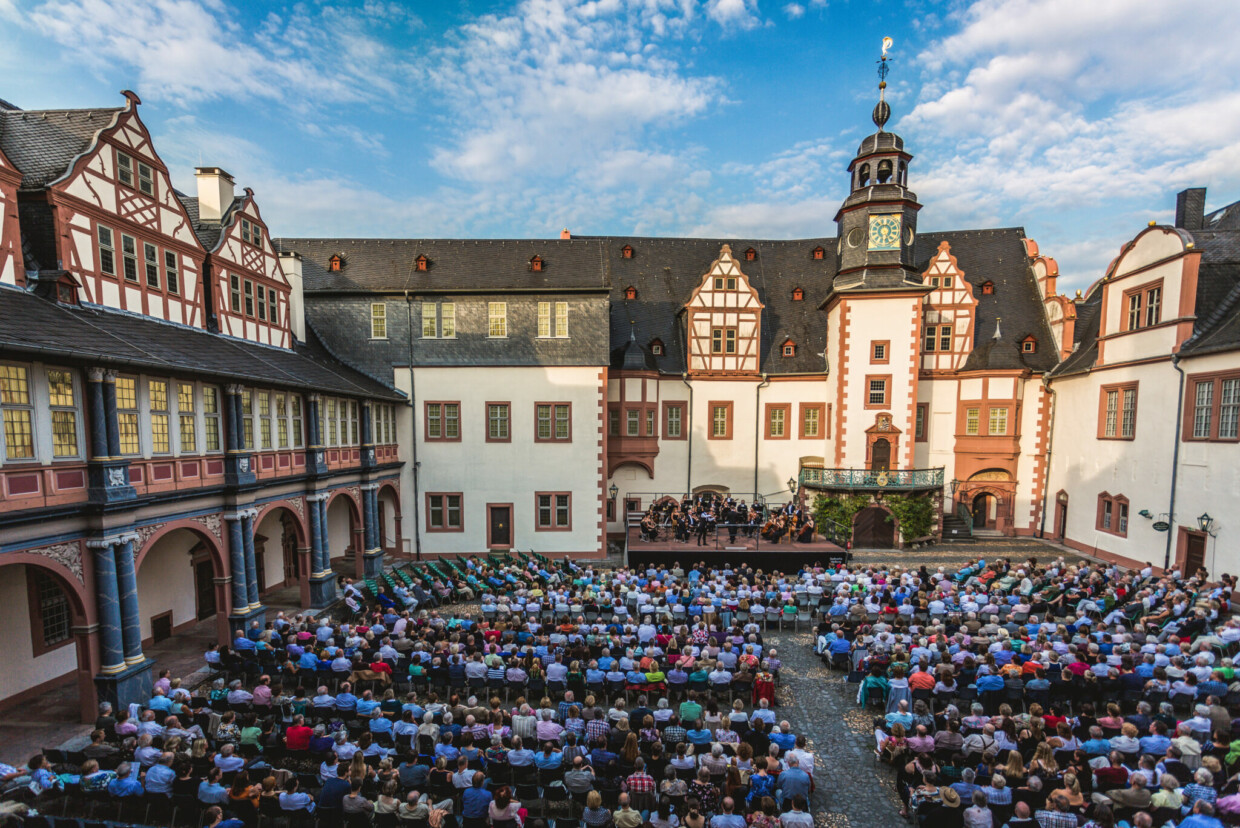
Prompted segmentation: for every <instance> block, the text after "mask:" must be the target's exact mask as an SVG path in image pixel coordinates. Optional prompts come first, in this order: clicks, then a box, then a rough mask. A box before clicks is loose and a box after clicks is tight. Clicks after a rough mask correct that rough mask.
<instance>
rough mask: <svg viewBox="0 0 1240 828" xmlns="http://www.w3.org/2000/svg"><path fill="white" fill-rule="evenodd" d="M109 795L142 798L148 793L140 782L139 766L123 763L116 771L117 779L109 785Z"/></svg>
mask: <svg viewBox="0 0 1240 828" xmlns="http://www.w3.org/2000/svg"><path fill="white" fill-rule="evenodd" d="M108 793H110V794H112V796H113V797H116V798H120V797H124V796H142V795H143V794H145V793H146V791H145V790H144V789H143V788H142V783H141V782H140V781H138V764H137V763H136V762H135V763H133V764H132V765H131V764H130V763H128V762H121V764H120V766H119V767H118V768H117V769H116V778H115V779H113V780H112V782H111V784H109V785H108Z"/></svg>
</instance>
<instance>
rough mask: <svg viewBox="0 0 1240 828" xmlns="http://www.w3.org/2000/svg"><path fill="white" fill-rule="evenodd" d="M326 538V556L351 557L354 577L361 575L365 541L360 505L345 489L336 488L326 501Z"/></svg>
mask: <svg viewBox="0 0 1240 828" xmlns="http://www.w3.org/2000/svg"><path fill="white" fill-rule="evenodd" d="M324 537H325V538H326V539H327V551H328V557H329V560H331V561H339V559H340V558H345V557H350V556H351V557H352V558H353V561H354V568H353V571H354V573H355V577H358V578H360V577H362V566H363V559H362V551H363V548H364V546H365V541H364V539H363V538H362V513H361V507H360V506H359V505H358V503H357V501H356V500H355V499H354V498H353V496H352V494H351V493H350V492H349V491H348V490H346V489H337V490H336V491H335V492H333V493H332V495H331V498H330V499H329V500H328V501H327V528H326V531H325V533H324Z"/></svg>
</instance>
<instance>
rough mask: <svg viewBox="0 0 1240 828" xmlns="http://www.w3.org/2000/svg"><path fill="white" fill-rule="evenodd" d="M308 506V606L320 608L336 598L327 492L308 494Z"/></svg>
mask: <svg viewBox="0 0 1240 828" xmlns="http://www.w3.org/2000/svg"><path fill="white" fill-rule="evenodd" d="M306 505H307V506H308V507H309V508H310V576H309V579H308V580H309V591H310V606H311V607H314V608H315V609H321V608H322V607H325V606H327V605H328V604H330V603H332V602H333V601H335V600H336V580H335V575H334V574H333V573H332V568H331V551H330V549H329V548H328V545H327V514H326V512H327V494H326V493H323V494H315V495H308V496H307V497H306Z"/></svg>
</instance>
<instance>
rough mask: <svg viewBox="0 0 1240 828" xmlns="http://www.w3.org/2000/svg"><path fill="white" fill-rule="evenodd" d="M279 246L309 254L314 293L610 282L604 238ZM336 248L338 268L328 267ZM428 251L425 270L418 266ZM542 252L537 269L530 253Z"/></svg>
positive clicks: (286, 242) (573, 286)
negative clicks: (340, 261)
mask: <svg viewBox="0 0 1240 828" xmlns="http://www.w3.org/2000/svg"><path fill="white" fill-rule="evenodd" d="M272 241H273V243H274V245H275V246H276V249H277V250H279V251H282V252H283V251H296V252H297V253H300V254H301V256H302V277H303V281H304V284H305V290H306V292H307V293H311V292H316V291H345V292H355V291H372V292H376V291H378V292H382V291H391V292H401V291H404V290H410V291H417V292H419V293H435V292H445V293H462V292H479V293H485V292H496V293H498V292H511V291H548V292H556V291H572V290H598V291H603V290H606V288H607V276H606V272H605V254H604V250H603V245H602V244H601V243H600V242H599V241H598V240H597V239H468V240H466V239H273V240H272ZM333 254H340V255H341V256H343V257H344V261H345V264H344V268H343V269H342V270H340V271H339V272H332V271H329V270H328V269H327V265H328V259H330V258H331V256H332V255H333ZM419 255H425V256H426V257H427V258H428V259H429V260H430V263H429V266H428V267H427V269H426V270H425V271H418V270H416V269H415V268H414V261H415V259H416V258H417V257H418V256H419ZM534 256H539V257H541V258H542V259H543V262H544V264H543V269H542V270H541V271H535V270H533V269H532V268H531V267H530V259H532V258H533V257H534Z"/></svg>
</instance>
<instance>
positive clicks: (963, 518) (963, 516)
mask: <svg viewBox="0 0 1240 828" xmlns="http://www.w3.org/2000/svg"><path fill="white" fill-rule="evenodd" d="M943 540H945V541H956V542H958V543H972V542H973V515H971V514H970V513H969V511H968V510H967V509H964V508H961V509H959V510H957V511H956V512H954V513H945V514H944V515H943Z"/></svg>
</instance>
